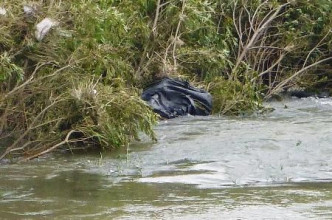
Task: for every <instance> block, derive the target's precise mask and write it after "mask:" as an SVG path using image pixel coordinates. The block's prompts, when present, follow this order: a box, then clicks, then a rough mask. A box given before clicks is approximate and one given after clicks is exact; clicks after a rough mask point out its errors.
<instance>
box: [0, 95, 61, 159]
mask: <svg viewBox="0 0 332 220" xmlns="http://www.w3.org/2000/svg"><path fill="white" fill-rule="evenodd" d="M59 98H60V97H58V99H57V100H55V101H54V102H52V103H51V104H50V105H48V106H47V107H45V108H44V109H43V110H42V111H41V112H40V113H39V114H38V115H37V116H36V117H35V118H34V120H33V121H32V123H31V124H30V126H29V127H28V128H27V129H26V130H25V132H24V133H23V134H22V135H21V136H20V137H19V138H17V139H16V140H15V141H14V143H13V144H12V145H11V146H9V147H8V148H7V149H6V151H5V152H4V153H3V154H2V155H1V156H0V160H2V159H3V158H4V157H6V156H7V155H8V154H9V153H10V152H11V151H12V150H13V149H14V148H16V146H17V145H18V144H19V143H20V142H21V141H22V140H23V139H24V138H25V137H26V136H27V135H28V134H29V132H31V130H33V128H34V127H35V126H36V125H35V124H36V123H37V121H38V119H39V118H40V117H42V116H43V115H44V114H45V113H46V112H47V111H48V110H49V109H50V108H51V107H53V106H54V105H55V104H57V103H59V102H61V101H63V100H64V99H59Z"/></svg>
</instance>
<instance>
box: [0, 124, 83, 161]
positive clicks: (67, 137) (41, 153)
mask: <svg viewBox="0 0 332 220" xmlns="http://www.w3.org/2000/svg"><path fill="white" fill-rule="evenodd" d="M78 132H79V131H76V130H71V131H69V132H68V134H67V135H66V138H65V139H64V140H63V141H61V142H60V143H58V144H56V145H54V146H52V147H50V148H48V149H46V150H44V151H42V152H39V153H37V154H34V155H32V156H29V157H26V158H24V159H22V160H20V161H19V162H26V161H28V160H31V159H34V158H37V157H39V156H41V155H44V154H47V153H49V152H51V151H53V150H55V149H57V148H59V147H61V146H63V145H65V144H68V143H74V142H77V141H79V140H78V139H75V140H69V138H70V136H71V135H72V134H74V133H78ZM0 160H1V158H0Z"/></svg>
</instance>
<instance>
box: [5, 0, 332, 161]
mask: <svg viewBox="0 0 332 220" xmlns="http://www.w3.org/2000/svg"><path fill="white" fill-rule="evenodd" d="M0 9H1V10H0V12H1V13H0V33H1V35H0V160H1V159H3V158H14V157H20V158H23V159H24V160H26V159H31V158H34V157H37V156H40V155H42V154H45V153H47V152H50V151H52V150H54V149H59V148H67V149H70V150H75V149H77V148H80V147H81V146H84V147H87V146H89V147H98V148H101V149H113V148H117V147H121V146H126V145H127V144H128V143H129V142H130V141H131V140H133V139H138V136H139V133H140V132H143V133H145V134H147V135H148V136H150V137H151V138H152V139H155V135H154V132H153V125H154V124H155V123H156V121H157V116H156V115H155V114H154V113H153V112H152V111H151V110H150V109H149V107H148V106H147V105H146V104H145V103H144V102H143V101H141V100H140V93H141V91H142V89H143V88H144V87H145V86H147V85H148V84H149V83H151V82H152V81H154V80H156V79H158V78H162V77H164V76H172V77H180V78H184V79H187V80H189V81H191V82H193V83H194V84H195V85H197V86H200V87H203V88H205V89H207V90H208V91H210V92H211V94H212V95H213V99H214V112H215V113H217V114H239V113H243V112H253V111H257V110H259V109H260V108H262V104H261V103H262V101H263V100H264V99H268V98H269V97H271V96H273V95H274V94H278V93H279V92H280V91H284V90H287V89H288V88H292V87H300V88H304V89H310V90H317V89H318V90H322V89H323V90H327V91H329V90H331V83H330V79H331V76H330V73H331V70H332V68H331V64H330V63H331V60H332V58H331V52H330V51H331V48H330V47H331V45H332V44H331V43H332V38H331V28H332V20H331V19H332V18H331V17H330V14H331V11H332V2H331V1H330V0H317V1H305V0H292V1H287V0H272V1H263V0H254V1H245V0H223V1H209V0H206V1H201V0H193V1H187V0H167V1H165V0H137V1H129V0H123V1H119V0H99V1H90V0H73V1H61V0H46V1H45V0H44V1H19V0H10V1H9V0H5V1H2V3H0ZM45 18H49V19H51V20H52V21H54V26H52V28H51V31H50V32H48V33H46V31H45V30H44V33H43V34H45V36H44V37H43V38H36V25H37V24H38V23H39V22H41V21H42V20H43V19H45ZM37 39H38V40H37Z"/></svg>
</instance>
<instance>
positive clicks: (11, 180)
mask: <svg viewBox="0 0 332 220" xmlns="http://www.w3.org/2000/svg"><path fill="white" fill-rule="evenodd" d="M266 105H268V106H270V107H273V108H275V111H273V112H271V113H268V114H265V115H257V116H250V117H232V118H230V117H224V116H223V117H217V116H209V117H190V116H188V117H182V118H178V119H174V120H168V121H161V122H160V123H159V125H158V126H156V128H155V130H156V132H157V134H158V139H159V140H158V142H157V143H153V142H151V141H149V140H148V139H147V138H144V137H142V141H141V142H139V143H134V144H132V145H131V146H129V147H128V149H125V150H122V151H119V152H115V153H112V154H106V153H103V154H98V153H95V154H91V153H89V154H79V155H78V154H76V155H71V154H70V155H60V156H51V158H47V159H38V160H35V161H32V162H29V163H27V164H14V165H13V164H11V165H10V164H3V165H1V167H0V219H332V135H331V134H332V99H330V98H326V99H315V98H306V99H295V98H294V99H288V100H285V101H282V102H271V103H266Z"/></svg>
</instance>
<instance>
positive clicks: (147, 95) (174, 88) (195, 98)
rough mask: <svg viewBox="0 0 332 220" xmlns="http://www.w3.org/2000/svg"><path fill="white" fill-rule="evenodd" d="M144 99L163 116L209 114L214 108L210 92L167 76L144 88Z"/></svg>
mask: <svg viewBox="0 0 332 220" xmlns="http://www.w3.org/2000/svg"><path fill="white" fill-rule="evenodd" d="M142 99H143V100H145V101H146V102H147V103H148V104H149V105H150V106H151V107H152V109H153V110H154V111H155V112H156V113H158V114H159V115H160V116H162V117H163V118H174V117H177V116H180V115H187V114H190V115H209V114H211V109H212V96H211V95H210V93H208V92H206V91H204V90H201V89H197V88H195V87H192V86H191V85H189V83H188V82H185V81H182V80H178V79H170V78H165V79H163V80H161V81H160V82H157V83H155V84H153V85H152V86H150V87H149V88H147V89H146V90H144V92H143V94H142Z"/></svg>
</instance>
